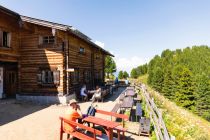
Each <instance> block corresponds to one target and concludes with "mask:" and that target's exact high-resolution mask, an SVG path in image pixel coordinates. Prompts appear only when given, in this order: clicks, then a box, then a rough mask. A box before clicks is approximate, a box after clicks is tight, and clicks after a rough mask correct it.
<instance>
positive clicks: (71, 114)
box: [64, 99, 82, 132]
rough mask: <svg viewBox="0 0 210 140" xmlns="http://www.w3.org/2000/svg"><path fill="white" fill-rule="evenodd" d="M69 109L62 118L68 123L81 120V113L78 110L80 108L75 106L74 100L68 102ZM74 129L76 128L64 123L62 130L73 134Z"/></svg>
mask: <svg viewBox="0 0 210 140" xmlns="http://www.w3.org/2000/svg"><path fill="white" fill-rule="evenodd" d="M69 106H70V107H69V108H68V109H67V110H66V112H65V115H64V118H65V119H67V120H70V121H74V122H76V121H77V119H80V118H82V112H81V110H80V106H79V105H78V104H77V101H76V100H75V99H71V100H70V101H69ZM75 129H76V126H73V125H69V124H67V123H64V130H65V131H69V132H73V131H74V130H75Z"/></svg>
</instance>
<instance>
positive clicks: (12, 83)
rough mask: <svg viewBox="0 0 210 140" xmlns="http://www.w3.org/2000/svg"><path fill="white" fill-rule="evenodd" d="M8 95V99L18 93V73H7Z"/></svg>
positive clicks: (6, 86)
mask: <svg viewBox="0 0 210 140" xmlns="http://www.w3.org/2000/svg"><path fill="white" fill-rule="evenodd" d="M5 88H6V94H7V97H14V96H15V95H16V92H17V72H16V71H13V70H8V71H6V85H5Z"/></svg>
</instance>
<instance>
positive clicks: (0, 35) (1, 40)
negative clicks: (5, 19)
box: [0, 29, 3, 46]
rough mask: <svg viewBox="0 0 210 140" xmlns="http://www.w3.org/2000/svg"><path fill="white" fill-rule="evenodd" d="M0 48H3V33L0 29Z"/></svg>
mask: <svg viewBox="0 0 210 140" xmlns="http://www.w3.org/2000/svg"><path fill="white" fill-rule="evenodd" d="M0 46H3V32H2V30H1V29H0Z"/></svg>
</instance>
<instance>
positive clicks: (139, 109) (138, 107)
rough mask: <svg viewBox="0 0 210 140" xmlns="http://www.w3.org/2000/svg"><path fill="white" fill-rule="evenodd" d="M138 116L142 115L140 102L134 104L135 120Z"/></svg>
mask: <svg viewBox="0 0 210 140" xmlns="http://www.w3.org/2000/svg"><path fill="white" fill-rule="evenodd" d="M138 116H139V118H140V117H141V116H142V108H141V104H140V103H137V104H136V121H137V117H138Z"/></svg>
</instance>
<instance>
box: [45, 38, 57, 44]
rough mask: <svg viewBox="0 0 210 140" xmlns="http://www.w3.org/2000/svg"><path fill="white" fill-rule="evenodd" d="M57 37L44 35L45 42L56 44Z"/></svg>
mask: <svg viewBox="0 0 210 140" xmlns="http://www.w3.org/2000/svg"><path fill="white" fill-rule="evenodd" d="M54 43H55V37H54V36H44V37H43V44H54Z"/></svg>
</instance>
